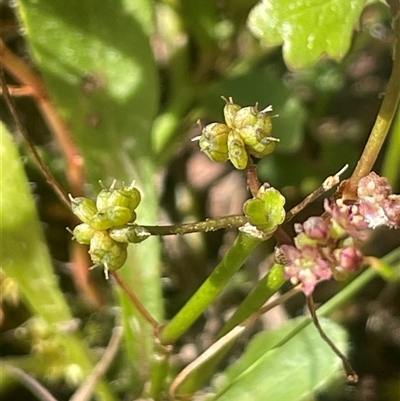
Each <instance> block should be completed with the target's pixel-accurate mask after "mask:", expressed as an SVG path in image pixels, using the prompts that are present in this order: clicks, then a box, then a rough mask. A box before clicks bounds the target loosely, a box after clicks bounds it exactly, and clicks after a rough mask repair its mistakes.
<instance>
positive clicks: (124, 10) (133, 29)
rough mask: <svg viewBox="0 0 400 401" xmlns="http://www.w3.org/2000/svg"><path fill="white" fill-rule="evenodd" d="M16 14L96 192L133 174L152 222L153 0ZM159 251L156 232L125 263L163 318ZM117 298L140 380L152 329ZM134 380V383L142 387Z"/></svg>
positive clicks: (32, 8) (145, 217)
mask: <svg viewBox="0 0 400 401" xmlns="http://www.w3.org/2000/svg"><path fill="white" fill-rule="evenodd" d="M18 11H19V14H20V16H21V23H22V25H23V26H24V28H25V30H26V33H27V40H28V43H29V45H30V48H31V50H32V53H33V57H34V60H35V61H36V64H37V67H38V69H39V71H40V73H41V75H42V76H43V79H44V81H45V83H46V86H47V89H48V91H49V93H50V95H51V98H52V99H53V100H54V102H55V104H56V106H57V108H58V110H59V111H60V113H61V114H62V116H63V117H64V118H65V120H66V122H67V124H68V125H69V126H70V128H71V131H72V135H73V137H74V139H75V141H76V143H77V144H78V146H79V148H80V150H81V152H82V154H83V156H84V162H85V167H86V169H87V172H88V177H89V181H90V182H91V183H95V187H94V188H95V190H94V191H95V192H97V188H98V183H97V181H98V180H99V179H101V180H103V182H104V183H106V184H108V183H110V182H111V179H113V178H116V179H118V180H120V181H125V182H126V183H129V182H131V181H132V180H133V179H135V180H136V182H137V187H138V188H139V189H140V190H141V192H142V203H141V205H140V206H139V208H138V210H137V212H138V221H139V222H140V223H142V224H153V223H155V222H156V219H157V210H158V201H157V193H156V188H155V185H154V180H155V170H156V164H157V159H156V158H155V157H154V154H153V150H152V140H151V133H150V132H151V125H152V122H153V119H154V117H155V114H156V111H157V108H158V77H157V70H156V65H155V61H154V57H153V53H152V50H151V46H150V39H149V34H150V32H151V31H152V27H151V20H152V2H151V1H150V0H140V1H135V2H132V1H130V0H121V1H106V2H101V3H100V2H98V1H97V0H85V1H83V2H82V1H78V0H70V1H54V0H35V1H31V0H22V1H21V2H18ZM159 255H160V247H159V242H158V241H157V240H156V239H154V238H153V239H151V240H148V241H146V242H145V243H143V244H140V245H139V246H136V247H134V246H130V251H129V258H128V261H127V263H126V264H125V266H124V267H123V268H122V270H121V272H122V274H123V276H124V279H125V280H126V281H127V283H128V285H130V286H131V288H132V289H133V290H134V291H135V293H136V295H137V296H138V297H139V298H140V299H141V301H142V302H143V303H144V304H145V305H146V307H147V308H148V310H149V311H150V312H151V313H152V314H153V315H154V316H155V317H157V318H160V317H161V315H162V305H161V289H160V281H159V267H160V262H159ZM122 298H123V299H122ZM121 299H122V300H121V304H122V306H123V317H124V320H125V336H126V340H127V349H128V354H129V358H127V359H128V360H129V364H130V365H131V366H134V368H133V371H134V373H133V377H134V378H135V380H139V381H140V378H143V377H146V376H148V369H149V364H150V359H151V353H152V341H153V340H152V336H151V330H150V327H149V325H148V324H147V322H144V321H143V319H142V318H141V317H140V316H137V314H136V310H135V308H134V307H133V306H132V304H131V303H130V302H129V301H128V300H127V299H125V298H124V295H121ZM132 321H135V322H137V323H135V324H132V323H131V322H132ZM135 380H132V388H134V390H136V391H140V387H141V386H139V384H138V383H137V382H135Z"/></svg>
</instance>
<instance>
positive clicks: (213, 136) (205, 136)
mask: <svg viewBox="0 0 400 401" xmlns="http://www.w3.org/2000/svg"><path fill="white" fill-rule="evenodd" d="M229 132H230V128H229V127H228V126H226V125H225V124H221V123H212V124H208V125H206V126H205V127H204V128H203V131H202V134H201V137H200V140H199V145H200V149H201V150H202V151H203V152H204V153H205V154H206V155H207V156H208V157H209V158H210V159H211V160H214V161H215V162H226V161H227V160H228V145H227V140H228V134H229Z"/></svg>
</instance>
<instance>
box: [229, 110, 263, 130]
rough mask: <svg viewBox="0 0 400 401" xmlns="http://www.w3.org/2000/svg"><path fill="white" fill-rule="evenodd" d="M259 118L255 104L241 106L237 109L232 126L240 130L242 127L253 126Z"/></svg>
mask: <svg viewBox="0 0 400 401" xmlns="http://www.w3.org/2000/svg"><path fill="white" fill-rule="evenodd" d="M258 119H259V112H258V110H257V106H255V107H254V106H248V107H243V108H242V109H240V110H238V112H237V113H236V115H235V119H234V121H233V126H234V128H236V129H238V130H241V129H242V128H244V127H254V126H255V125H256V124H257V121H258Z"/></svg>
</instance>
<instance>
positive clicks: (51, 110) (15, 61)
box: [0, 39, 85, 195]
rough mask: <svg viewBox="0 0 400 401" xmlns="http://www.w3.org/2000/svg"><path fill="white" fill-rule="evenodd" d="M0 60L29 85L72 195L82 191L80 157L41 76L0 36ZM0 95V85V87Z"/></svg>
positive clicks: (7, 68) (82, 179)
mask: <svg viewBox="0 0 400 401" xmlns="http://www.w3.org/2000/svg"><path fill="white" fill-rule="evenodd" d="M0 61H1V63H2V65H3V66H4V68H5V69H6V70H7V71H8V72H9V73H10V74H12V75H13V76H14V77H15V78H16V79H17V80H18V81H20V82H21V83H22V84H24V85H26V86H28V87H30V88H31V93H32V95H33V96H34V98H35V99H36V101H37V104H38V106H39V109H40V110H41V112H42V115H43V117H44V119H45V120H46V122H47V124H48V125H49V127H50V128H51V129H52V131H53V132H54V134H55V136H56V138H57V140H58V143H59V145H60V148H61V150H62V152H63V154H64V155H65V159H66V162H67V179H68V182H69V184H70V188H71V192H72V193H73V194H74V195H82V194H83V183H84V182H85V179H84V173H83V158H82V156H81V154H80V152H79V149H78V147H77V146H76V144H75V143H74V141H73V139H72V134H71V132H70V130H69V128H68V126H67V124H66V123H65V122H64V120H63V119H62V118H61V117H60V115H59V114H58V112H57V109H56V107H55V106H54V104H53V103H52V102H51V100H50V97H49V95H48V93H47V90H46V87H45V85H44V83H43V81H42V79H41V78H40V77H39V76H38V75H37V74H36V72H35V71H34V70H33V69H32V68H31V67H30V66H29V65H28V64H27V63H25V61H24V60H22V59H21V58H19V57H18V56H17V55H15V54H14V53H13V52H12V51H11V50H10V49H8V48H7V46H6V45H5V44H4V42H3V41H2V40H1V39H0ZM3 94H4V88H3Z"/></svg>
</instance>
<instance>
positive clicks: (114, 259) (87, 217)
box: [70, 182, 149, 277]
mask: <svg viewBox="0 0 400 401" xmlns="http://www.w3.org/2000/svg"><path fill="white" fill-rule="evenodd" d="M114 185H115V182H114V183H113V185H111V187H110V188H105V189H103V190H102V191H101V192H100V193H99V195H98V196H97V199H96V201H93V200H92V199H88V198H84V197H78V198H73V197H72V196H70V199H71V204H72V205H71V206H72V212H73V213H74V214H75V215H76V216H77V217H78V218H79V219H80V220H81V221H82V222H83V223H82V224H79V225H78V226H76V227H75V228H74V230H73V232H72V234H73V236H74V239H75V240H76V241H77V242H79V243H80V244H86V245H89V246H90V248H89V254H90V257H91V259H92V261H93V263H94V267H96V266H99V265H103V266H104V272H105V274H106V277H108V270H117V269H119V268H120V267H122V265H123V264H124V263H125V261H126V258H127V255H128V254H127V247H128V243H129V242H141V241H143V240H145V239H146V238H147V237H148V236H149V234H148V233H147V232H144V231H143V232H142V231H141V230H140V227H138V226H136V225H135V224H134V221H135V220H136V212H135V209H136V208H137V207H138V206H139V203H140V200H141V195H140V192H139V191H138V190H137V189H136V188H135V187H134V182H132V184H131V185H130V186H128V187H125V186H124V187H122V188H120V189H115V188H114Z"/></svg>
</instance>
